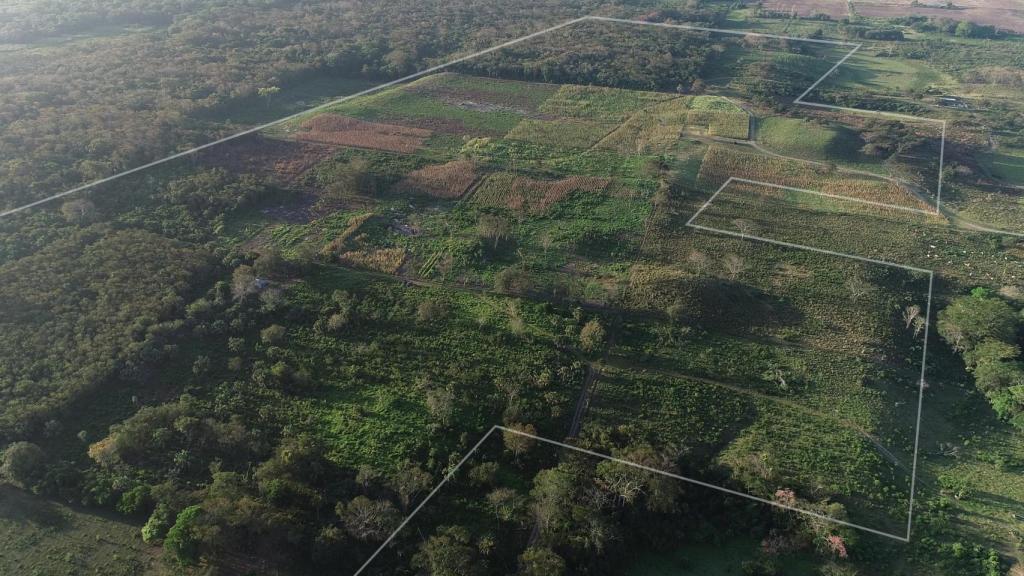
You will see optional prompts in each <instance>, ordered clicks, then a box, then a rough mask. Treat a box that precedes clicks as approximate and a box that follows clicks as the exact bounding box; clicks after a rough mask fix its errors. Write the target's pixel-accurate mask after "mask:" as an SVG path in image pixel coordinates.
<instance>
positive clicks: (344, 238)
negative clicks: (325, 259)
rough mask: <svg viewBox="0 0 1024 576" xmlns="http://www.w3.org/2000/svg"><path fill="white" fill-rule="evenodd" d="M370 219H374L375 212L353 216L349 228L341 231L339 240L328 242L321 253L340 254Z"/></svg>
mask: <svg viewBox="0 0 1024 576" xmlns="http://www.w3.org/2000/svg"><path fill="white" fill-rule="evenodd" d="M370 218H373V212H368V213H366V214H360V215H358V216H353V217H352V219H351V220H349V222H348V226H346V227H345V229H344V230H342V231H341V234H338V236H337V238H335V239H334V240H331V241H330V242H328V243H327V245H326V246H324V247H323V248H322V249H321V250H320V252H321V253H322V254H335V253H337V252H339V251H340V250H341V249H342V248H344V247H345V245H346V244H347V243H348V240H349V238H352V236H353V235H355V233H356V232H358V231H359V229H360V228H361V227H362V226H363V224H365V223H366V221H367V220H369V219H370Z"/></svg>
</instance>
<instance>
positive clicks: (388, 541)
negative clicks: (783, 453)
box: [353, 425, 907, 576]
mask: <svg viewBox="0 0 1024 576" xmlns="http://www.w3.org/2000/svg"><path fill="white" fill-rule="evenodd" d="M495 430H500V431H501V432H503V433H506V434H518V435H519V436H525V437H527V438H532V439H534V440H536V441H538V442H544V443H545V444H550V445H552V446H557V447H559V448H564V449H566V450H572V451H574V452H579V453H581V454H587V455H589V456H594V457H597V458H602V459H604V460H609V461H611V462H615V463H618V464H622V465H623V466H630V467H632V468H637V469H639V470H644V471H646V472H651V473H653V474H659V475H661V476H666V477H668V478H672V479H675V480H681V481H683V482H687V483H689V484H694V485H696V486H701V487H703V488H708V489H710V490H717V491H718V492H724V493H726V494H729V495H731V496H738V497H740V498H747V499H749V500H754V501H757V502H761V503H763V504H768V505H770V506H775V507H776V508H782V509H784V510H790V511H792V512H799V513H801V514H806V515H808V516H813V517H815V518H818V519H820V520H825V521H826V522H832V523H835V524H841V525H843V526H849V527H850V528H856V529H858V530H864V531H865V532H870V533H872V534H876V535H878V536H884V537H886V538H892V539H894V540H899V541H901V542H906V541H907V539H906V538H904V537H902V536H897V535H894V534H890V533H888V532H883V531H881V530H876V529H874V528H869V527H867V526H861V525H859V524H854V523H852V522H846V521H845V520H837V519H835V518H832V517H829V516H825V515H824V514H819V513H818V512H814V511H811V510H804V509H801V508H796V507H794V506H789V505H788V504H783V503H781V502H776V501H774V500H769V499H767V498H761V497H760V496H753V495H751V494H745V493H743V492H740V491H738V490H732V489H730V488H725V487H724V486H718V485H716V484H711V483H708V482H704V481H702V480H697V479H695V478H690V477H688V476H682V475H680V474H675V473H672V472H666V471H664V470H659V469H657V468H652V467H650V466H645V465H643V464H638V463H636V462H630V461H629V460H623V459H622V458H616V457H614V456H611V455H609V454H602V453H600V452H595V451H593V450H588V449H586V448H580V447H579V446H573V445H572V444H566V443H565V442H559V441H557V440H552V439H550V438H545V437H543V436H537V435H534V434H530V433H528V432H523V431H521V430H514V429H512V428H506V427H504V426H499V425H494V426H491V429H490V430H488V431H487V433H485V434H484V435H483V437H481V438H480V440H478V441H477V443H476V444H474V445H473V447H472V448H470V450H469V452H466V454H465V456H463V457H462V459H461V460H459V462H458V463H457V464H456V465H455V466H453V467H451V468H450V469H449V470H448V472H447V473H446V474H445V475H444V478H443V479H441V481H440V482H439V483H438V484H437V486H435V487H434V489H433V490H431V491H430V493H429V494H427V495H426V497H424V498H423V500H422V501H421V502H420V503H419V504H418V505H417V506H416V508H414V509H413V511H412V512H411V513H410V514H409V515H408V516H406V518H405V520H403V521H402V523H401V524H399V525H398V528H395V530H394V531H393V532H392V533H391V535H390V536H388V537H387V539H386V540H384V542H383V543H381V545H380V546H378V547H377V549H376V550H374V552H373V554H371V555H370V557H369V558H367V559H366V562H364V563H363V565H362V566H360V567H359V569H358V570H356V571H355V573H354V574H353V576H359V575H360V574H362V573H363V572H364V571H365V570H366V569H367V568H368V567H369V566H370V564H372V563H373V561H374V560H376V559H377V557H378V556H380V554H381V552H383V551H384V549H385V548H387V547H388V546H389V545H390V544H391V543H392V542H393V541H394V539H395V538H396V537H397V536H398V533H399V532H401V531H402V529H403V528H405V527H406V525H408V524H409V522H410V521H411V520H412V517H413V516H415V515H416V514H417V513H418V512H419V511H420V510H421V509H422V508H423V507H424V506H426V505H427V504H428V503H429V502H430V501H431V500H432V499H433V498H434V496H436V495H437V493H438V492H440V491H441V488H443V487H444V486H445V484H447V483H448V481H450V480H451V479H452V478H454V477H455V475H456V474H457V473H458V472H459V470H461V469H462V466H463V465H465V464H466V462H467V461H468V460H469V459H470V458H471V457H472V456H473V454H475V453H476V451H477V450H479V449H480V446H482V445H483V443H484V442H486V441H487V439H488V438H490V437H491V436H492V435H493V434H494V432H495Z"/></svg>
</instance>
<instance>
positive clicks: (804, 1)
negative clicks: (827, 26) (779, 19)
mask: <svg viewBox="0 0 1024 576" xmlns="http://www.w3.org/2000/svg"><path fill="white" fill-rule="evenodd" d="M764 9H765V10H767V11H769V12H777V13H780V14H786V15H790V14H796V15H797V16H803V17H807V16H814V15H815V14H827V15H828V16H829V17H831V18H832V19H833V20H839V19H842V18H846V17H847V16H849V15H850V13H849V9H848V8H847V5H846V0H765V2H764Z"/></svg>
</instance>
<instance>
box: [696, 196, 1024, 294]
mask: <svg viewBox="0 0 1024 576" xmlns="http://www.w3.org/2000/svg"><path fill="white" fill-rule="evenodd" d="M819 189H820V188H819ZM687 209H690V208H687ZM690 210H692V213H693V216H692V217H691V220H690V224H691V225H692V226H695V227H698V228H702V227H703V228H709V229H712V230H715V231H717V232H719V233H724V234H732V235H734V236H735V237H738V238H742V237H744V236H748V237H757V238H762V239H767V240H770V241H777V242H785V243H790V244H799V245H802V246H809V247H812V248H816V249H820V250H830V251H833V252H840V253H844V254H854V255H857V256H861V257H865V258H872V259H875V260H883V261H886V262H894V263H900V264H905V265H908V266H913V267H917V268H921V269H928V270H935V271H936V273H940V274H941V275H942V276H945V277H949V278H953V279H956V280H957V281H961V282H968V283H970V282H975V281H986V282H993V281H994V282H1004V283H1012V282H1017V281H1019V279H1021V278H1024V261H1022V259H1021V258H1020V256H1019V253H1018V250H1017V249H1016V248H1014V244H1013V243H1004V244H1005V246H1006V248H1005V249H1004V250H999V251H993V243H994V242H996V241H997V240H996V238H995V237H994V236H992V235H991V234H988V233H986V232H984V231H972V230H969V229H963V228H956V227H953V226H950V225H949V222H948V221H947V220H946V219H945V218H944V217H940V216H936V215H935V214H920V213H917V212H914V211H912V210H909V209H903V208H896V207H892V206H876V205H872V204H868V203H865V202H859V201H854V200H852V199H850V198H836V197H831V196H828V195H824V194H823V193H821V192H817V191H814V190H803V189H792V188H786V187H783V186H779V185H777V184H770V183H760V182H750V181H742V180H738V179H736V180H732V181H731V182H729V183H728V185H723V186H721V187H720V190H718V191H717V194H715V195H714V197H713V198H712V199H711V201H710V202H708V203H707V204H706V205H704V206H703V207H698V208H693V209H690ZM892 230H899V231H900V233H899V234H893V233H892Z"/></svg>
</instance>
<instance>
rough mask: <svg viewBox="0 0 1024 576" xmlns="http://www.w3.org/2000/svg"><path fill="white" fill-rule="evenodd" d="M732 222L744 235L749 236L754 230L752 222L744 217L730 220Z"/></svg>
mask: <svg viewBox="0 0 1024 576" xmlns="http://www.w3.org/2000/svg"><path fill="white" fill-rule="evenodd" d="M732 224H733V226H735V227H736V229H737V230H739V231H740V234H742V235H744V236H749V235H750V234H751V233H752V232H753V231H754V223H753V222H751V221H750V220H747V219H746V218H736V219H734V220H733V221H732Z"/></svg>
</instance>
